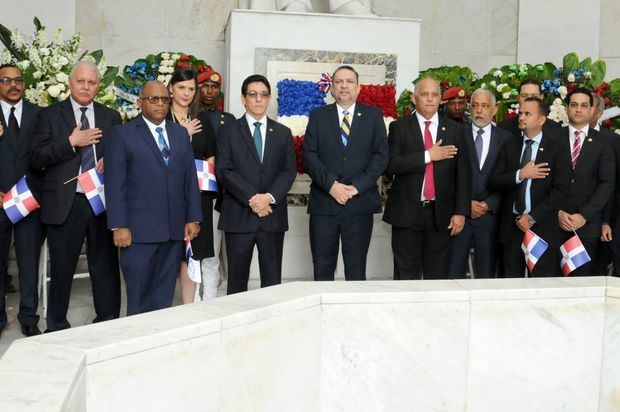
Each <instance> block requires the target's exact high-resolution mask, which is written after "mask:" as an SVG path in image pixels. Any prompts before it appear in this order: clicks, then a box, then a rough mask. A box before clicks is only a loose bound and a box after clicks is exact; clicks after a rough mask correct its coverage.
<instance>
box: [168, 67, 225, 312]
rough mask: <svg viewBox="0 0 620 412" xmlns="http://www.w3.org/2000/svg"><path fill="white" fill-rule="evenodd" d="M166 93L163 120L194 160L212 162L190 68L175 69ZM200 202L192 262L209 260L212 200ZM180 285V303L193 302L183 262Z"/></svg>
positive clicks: (211, 142) (204, 195) (205, 197)
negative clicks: (185, 138)
mask: <svg viewBox="0 0 620 412" xmlns="http://www.w3.org/2000/svg"><path fill="white" fill-rule="evenodd" d="M168 90H169V91H170V96H171V97H172V104H171V105H170V111H169V112H168V117H167V120H168V121H171V122H174V123H179V124H180V125H182V126H184V127H185V128H186V129H187V133H188V134H189V139H190V141H191V142H192V147H193V149H194V158H195V159H199V160H206V161H208V162H211V163H212V162H214V159H215V136H214V134H213V130H212V128H211V127H210V125H209V123H208V120H207V119H206V118H203V117H204V114H202V113H201V114H198V99H197V98H196V95H197V90H198V83H197V81H196V73H195V72H194V71H193V70H190V69H180V70H177V71H176V72H175V73H174V74H173V75H172V78H171V79H170V83H169V84H168ZM200 199H201V202H202V222H201V223H200V232H199V233H198V236H197V237H196V238H195V239H194V240H192V251H193V253H194V257H193V258H194V259H195V260H198V261H200V260H202V259H205V258H208V257H212V256H213V255H214V253H213V228H212V227H211V225H212V221H213V197H212V196H211V195H210V194H209V192H200ZM179 283H180V284H181V298H182V300H183V303H184V304H185V303H192V302H194V297H195V295H196V289H197V288H196V283H194V282H193V281H192V280H191V279H190V278H189V277H188V275H187V262H185V261H183V262H181V269H180V271H179Z"/></svg>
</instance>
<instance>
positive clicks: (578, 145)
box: [571, 130, 581, 169]
mask: <svg viewBox="0 0 620 412" xmlns="http://www.w3.org/2000/svg"><path fill="white" fill-rule="evenodd" d="M579 153H581V132H580V131H579V130H575V143H573V151H572V152H571V161H572V162H573V169H574V168H575V165H576V164H577V159H578V158H579Z"/></svg>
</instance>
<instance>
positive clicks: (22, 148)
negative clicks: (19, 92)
mask: <svg viewBox="0 0 620 412" xmlns="http://www.w3.org/2000/svg"><path fill="white" fill-rule="evenodd" d="M33 115H34V110H32V107H30V106H29V105H28V104H27V103H26V102H24V103H23V106H22V120H21V122H20V123H19V124H20V128H19V143H18V148H17V153H18V155H19V156H20V157H21V156H22V155H26V152H27V151H28V147H29V145H30V141H28V134H27V133H25V130H26V128H29V127H30V125H32V124H33V122H34V121H35V119H34V118H33V117H34V116H33Z"/></svg>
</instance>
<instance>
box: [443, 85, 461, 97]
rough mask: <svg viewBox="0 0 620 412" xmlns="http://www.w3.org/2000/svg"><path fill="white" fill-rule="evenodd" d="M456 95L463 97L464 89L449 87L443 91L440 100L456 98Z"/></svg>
mask: <svg viewBox="0 0 620 412" xmlns="http://www.w3.org/2000/svg"><path fill="white" fill-rule="evenodd" d="M457 97H465V90H463V88H462V87H450V88H449V89H448V90H446V91H445V92H443V96H442V97H441V100H451V99H456V98H457Z"/></svg>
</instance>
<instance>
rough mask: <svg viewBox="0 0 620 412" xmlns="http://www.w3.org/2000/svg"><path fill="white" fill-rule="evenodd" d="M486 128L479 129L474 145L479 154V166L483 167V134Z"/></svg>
mask: <svg viewBox="0 0 620 412" xmlns="http://www.w3.org/2000/svg"><path fill="white" fill-rule="evenodd" d="M483 134H484V130H482V129H478V132H477V133H476V138H475V139H474V145H475V146H476V154H477V155H478V166H480V167H482V135H483Z"/></svg>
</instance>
